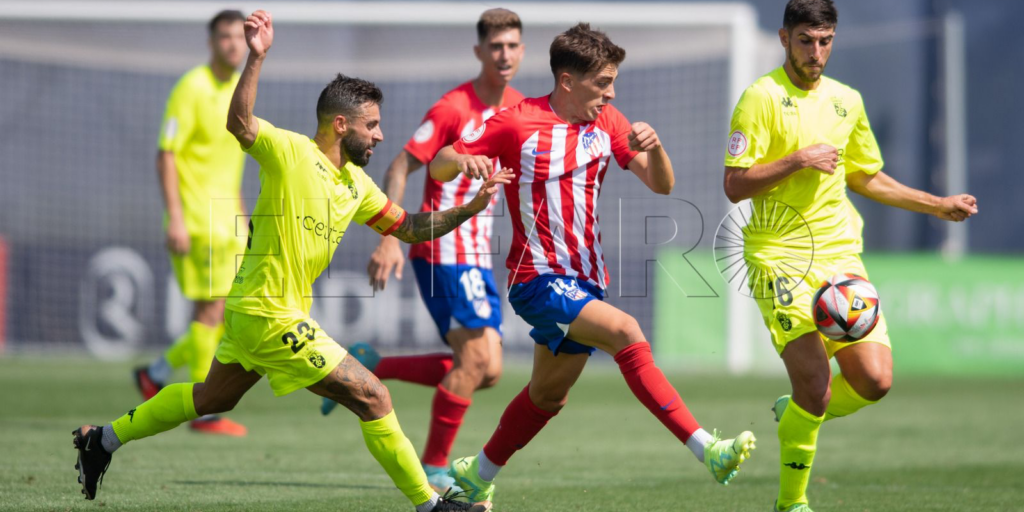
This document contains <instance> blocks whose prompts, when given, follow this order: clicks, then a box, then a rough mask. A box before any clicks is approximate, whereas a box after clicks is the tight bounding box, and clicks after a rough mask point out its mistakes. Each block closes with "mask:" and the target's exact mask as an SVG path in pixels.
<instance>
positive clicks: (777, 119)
mask: <svg viewBox="0 0 1024 512" xmlns="http://www.w3.org/2000/svg"><path fill="white" fill-rule="evenodd" d="M837 21H838V15H837V12H836V8H835V6H834V5H833V3H832V1H831V0H790V2H789V3H788V4H787V5H786V11H785V15H784V17H783V28H781V29H779V39H780V40H781V41H782V46H783V47H784V48H785V49H786V62H785V63H784V64H783V65H782V67H780V68H778V69H776V70H775V71H772V72H771V73H769V74H767V75H765V76H763V77H761V78H760V79H758V80H757V81H756V82H754V84H753V85H751V86H750V87H749V88H747V90H746V91H745V92H744V93H743V96H742V97H741V98H740V100H739V103H738V104H737V105H736V109H735V112H734V113H733V118H732V126H731V129H730V130H731V134H732V135H731V137H730V143H729V149H728V154H727V155H726V158H725V166H726V169H725V193H726V195H727V196H728V197H729V199H730V200H731V201H733V202H739V201H741V200H743V199H747V198H753V202H754V205H755V210H757V209H762V210H763V211H765V212H767V211H769V209H775V211H778V208H792V209H795V210H796V212H797V213H799V215H800V216H802V217H803V218H804V220H805V221H806V223H807V227H808V228H809V230H810V233H811V235H812V236H813V241H814V247H813V261H812V262H811V264H810V271H809V272H808V273H807V275H806V276H805V277H803V278H802V279H801V276H793V275H786V274H785V272H784V271H782V272H780V271H779V270H775V271H774V273H764V274H763V275H769V276H770V279H769V280H767V281H768V284H770V285H771V286H773V291H772V293H771V294H768V295H769V296H767V297H763V298H760V297H759V298H758V301H757V302H758V307H759V308H760V310H761V313H762V316H763V317H764V322H765V326H766V327H767V328H768V330H769V331H770V332H771V336H772V343H773V344H774V345H775V349H776V350H777V351H778V352H779V354H780V355H781V357H782V361H783V363H785V365H786V370H787V372H788V373H789V379H790V382H791V383H792V386H793V394H792V396H783V397H781V398H779V399H778V400H777V401H776V403H775V407H774V410H775V414H776V421H778V422H779V431H778V435H779V442H780V445H781V464H782V465H781V470H780V471H781V473H780V477H779V495H778V499H777V500H776V502H775V506H774V507H773V510H776V511H785V512H810V511H811V509H810V507H809V506H808V499H807V494H806V492H807V482H808V480H809V479H810V475H811V470H812V469H813V466H814V454H815V451H816V444H817V438H818V429H819V428H820V427H821V424H822V422H824V421H827V420H830V419H834V418H838V417H842V416H848V415H850V414H853V413H855V412H857V411H858V410H860V409H861V408H863V407H865V406H868V405H871V404H874V403H876V402H878V401H879V400H880V399H881V398H882V397H884V396H885V395H886V393H887V392H888V391H889V387H890V385H891V383H892V353H891V351H890V344H889V336H888V329H887V328H886V325H885V318H884V317H883V318H881V319H880V320H879V323H878V325H877V326H876V327H875V329H874V330H873V331H872V332H871V333H870V334H868V335H867V336H866V337H864V338H863V339H861V340H859V341H856V342H850V343H842V342H835V341H832V340H829V339H827V338H825V337H823V336H821V335H820V334H819V333H818V332H817V330H816V328H815V323H814V319H813V318H812V317H811V299H812V296H813V294H814V292H815V290H816V288H817V286H818V285H819V284H820V283H821V282H823V281H825V280H826V279H828V278H829V277H831V276H832V275H835V274H838V273H844V272H845V273H853V274H858V275H860V276H863V277H867V272H866V271H865V270H864V265H863V263H861V260H860V256H859V253H860V252H861V247H862V245H863V244H862V240H861V228H862V225H863V221H862V220H861V217H860V215H859V214H858V213H857V210H856V209H854V207H853V204H852V203H850V201H849V199H847V197H846V189H847V188H849V189H850V190H853V191H854V192H856V193H858V194H861V195H863V196H865V197H868V198H871V199H874V200H875V201H878V202H880V203H883V204H887V205H890V206H897V207H900V208H903V209H906V210H911V211H916V212H922V213H929V214H932V215H935V216H936V217H938V218H940V219H943V220H950V221H957V222H959V221H963V220H964V219H966V218H968V217H970V216H971V215H974V214H976V213H978V208H977V202H976V200H975V199H974V197H971V196H969V195H967V194H960V195H955V196H950V197H945V198H939V197H935V196H933V195H931V194H928V193H925V192H922V191H920V190H914V189H912V188H908V187H906V186H904V185H901V184H899V183H898V182H896V180H894V179H892V178H891V177H889V176H888V175H886V174H885V173H883V172H882V171H881V169H882V155H881V153H880V152H879V149H878V144H877V143H876V142H875V136H874V134H873V133H872V132H871V125H870V124H869V123H868V118H867V114H866V113H865V110H864V103H863V100H862V99H861V96H860V94H859V93H858V92H857V91H856V90H854V89H852V88H850V87H848V86H846V85H844V84H841V83H839V82H836V81H835V80H832V79H830V78H828V77H825V76H823V75H822V73H823V72H824V70H825V65H826V64H827V63H828V58H829V55H830V54H831V52H832V38H833V37H834V36H835V28H836V23H837ZM775 205H784V206H778V207H776V206H775ZM744 235H745V241H744V242H745V247H744V254H745V257H746V259H747V264H748V265H749V267H750V268H752V269H782V270H784V269H785V268H786V266H785V263H783V262H782V261H781V260H782V259H784V258H786V256H783V257H782V258H780V257H778V256H773V255H779V254H785V253H789V254H790V255H789V256H788V257H790V258H792V257H793V256H794V254H793V249H794V247H792V246H791V245H789V244H787V243H786V241H787V240H786V239H785V238H783V237H779V236H757V235H756V234H754V233H753V232H750V231H748V230H745V231H744ZM762 235H763V234H762ZM795 256H797V257H801V258H804V261H807V260H809V259H810V254H809V252H808V254H806V255H801V254H799V253H797V254H795ZM751 274H752V275H762V273H761V271H760V270H755V271H754V272H751ZM751 284H752V287H753V285H754V284H755V283H753V282H752V283H751ZM833 356H834V357H835V358H836V361H837V362H838V363H839V368H840V370H841V373H839V374H837V375H835V376H831V372H830V368H829V359H830V358H832V357H833ZM830 380H831V382H830Z"/></svg>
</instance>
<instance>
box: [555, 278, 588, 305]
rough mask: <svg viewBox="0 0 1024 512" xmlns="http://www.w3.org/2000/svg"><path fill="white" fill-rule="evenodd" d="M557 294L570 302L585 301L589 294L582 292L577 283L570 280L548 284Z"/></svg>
mask: <svg viewBox="0 0 1024 512" xmlns="http://www.w3.org/2000/svg"><path fill="white" fill-rule="evenodd" d="M548 286H550V287H551V288H552V289H554V290H555V293H557V294H559V295H561V296H563V297H565V298H567V299H569V300H583V299H585V298H587V292H585V291H583V290H581V289H580V288H579V286H578V285H577V284H576V281H574V280H569V279H556V280H554V281H551V282H550V283H548Z"/></svg>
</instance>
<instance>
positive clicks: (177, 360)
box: [164, 322, 195, 368]
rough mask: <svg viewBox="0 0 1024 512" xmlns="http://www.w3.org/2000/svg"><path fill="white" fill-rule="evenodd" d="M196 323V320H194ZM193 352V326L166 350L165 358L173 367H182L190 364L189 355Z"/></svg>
mask: <svg viewBox="0 0 1024 512" xmlns="http://www.w3.org/2000/svg"><path fill="white" fill-rule="evenodd" d="M192 323H195V322H192ZM191 353H192V327H191V326H189V329H188V330H187V331H185V334H182V335H181V336H179V337H178V339H176V340H174V343H172V344H171V346H170V347H168V348H167V351H166V352H164V360H166V361H167V364H169V365H171V368H181V367H182V366H185V365H186V364H188V360H189V355H190V354H191Z"/></svg>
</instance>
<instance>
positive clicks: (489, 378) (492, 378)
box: [477, 366, 501, 389]
mask: <svg viewBox="0 0 1024 512" xmlns="http://www.w3.org/2000/svg"><path fill="white" fill-rule="evenodd" d="M500 380H501V367H500V366H498V367H497V368H491V367H488V369H487V371H486V372H485V373H484V378H483V380H481V381H480V386H479V387H478V388H477V389H487V388H493V387H494V386H497V385H498V381H500Z"/></svg>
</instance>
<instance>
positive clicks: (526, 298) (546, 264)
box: [430, 23, 754, 501]
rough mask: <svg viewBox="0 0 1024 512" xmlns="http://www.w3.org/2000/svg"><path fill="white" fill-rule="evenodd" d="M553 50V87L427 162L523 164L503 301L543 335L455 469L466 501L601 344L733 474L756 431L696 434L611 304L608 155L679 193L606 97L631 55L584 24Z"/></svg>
mask: <svg viewBox="0 0 1024 512" xmlns="http://www.w3.org/2000/svg"><path fill="white" fill-rule="evenodd" d="M550 54H551V71H552V72H553V73H554V76H555V88H554V91H553V92H552V93H551V94H550V95H548V96H544V97H541V98H530V99H527V100H524V101H523V102H522V103H520V104H519V105H517V106H515V107H512V108H510V109H507V110H505V111H503V112H501V113H499V114H497V115H495V116H494V117H492V118H491V119H489V120H488V121H487V122H486V123H484V125H483V126H481V127H480V128H478V129H477V130H476V131H475V132H473V133H472V134H470V135H468V136H466V137H464V138H462V139H461V140H460V141H458V142H456V143H455V144H454V145H453V146H450V147H446V148H444V149H442V150H441V151H440V152H439V153H438V155H437V156H436V157H435V158H434V160H433V162H432V163H431V166H430V174H431V176H433V177H434V178H437V179H439V180H442V181H449V180H453V179H455V178H456V177H458V176H459V175H460V174H461V175H468V176H472V177H474V178H481V177H485V176H488V175H490V173H492V172H493V165H492V163H491V159H493V158H498V159H500V161H501V165H502V167H508V168H511V169H512V170H513V171H515V179H514V180H513V181H512V182H511V183H509V184H507V185H505V194H506V200H507V202H508V206H509V213H510V216H511V218H512V224H513V230H514V236H513V240H512V249H511V251H510V252H509V256H508V260H507V263H506V264H507V266H508V268H509V282H508V284H509V302H510V303H511V304H512V307H513V308H514V309H515V311H516V314H517V315H519V316H520V317H521V318H523V319H524V320H526V321H527V323H529V324H530V325H531V326H533V330H532V331H531V332H530V335H531V336H532V337H533V338H534V341H536V342H537V346H536V349H535V351H534V367H533V376H532V379H531V381H530V384H529V385H527V386H526V388H525V389H523V391H522V393H520V394H519V396H517V397H516V398H515V399H513V400H512V402H511V403H510V404H509V405H508V407H507V408H506V409H505V413H504V414H503V415H502V417H501V422H500V424H499V425H498V428H497V429H496V430H495V432H494V434H493V435H492V437H491V439H490V441H489V442H488V443H487V445H486V446H484V448H483V450H481V451H480V453H479V454H478V455H477V456H475V457H465V458H462V459H458V460H456V461H455V462H454V463H453V464H452V469H451V475H452V476H453V477H454V478H455V482H456V485H459V486H460V487H461V488H462V489H464V490H466V491H467V492H468V498H469V499H470V500H472V501H478V500H480V499H487V500H490V499H492V497H493V492H494V485H493V483H492V482H493V479H494V477H495V476H496V475H497V473H498V471H499V470H500V469H501V467H502V466H504V465H505V464H506V463H507V462H508V460H509V458H510V457H511V456H512V454H514V453H515V452H516V451H518V450H520V449H522V448H523V447H524V446H525V445H526V444H527V443H528V442H529V441H530V440H531V439H532V438H533V437H534V436H535V435H536V434H537V433H538V432H539V431H540V430H541V428H543V427H544V425H545V424H547V422H548V420H550V419H551V418H553V417H554V416H555V415H556V414H557V413H558V411H559V410H560V409H561V408H562V407H563V406H564V405H565V403H566V400H567V399H568V393H569V389H570V388H571V387H572V385H573V384H574V383H575V382H576V379H577V378H578V377H579V375H580V373H581V372H582V371H583V367H584V365H585V364H586V362H587V360H588V358H589V355H590V354H591V353H593V352H594V350H596V349H601V350H604V351H605V352H608V353H609V354H612V355H613V356H614V357H615V361H616V362H617V363H618V365H619V368H620V370H621V371H622V374H623V376H624V377H625V379H626V383H627V384H628V385H629V387H630V389H631V390H632V391H633V393H634V394H635V395H636V397H637V398H638V399H639V400H640V401H641V402H642V403H643V404H644V405H645V406H646V407H647V408H648V410H650V411H651V413H653V414H654V415H655V416H656V417H657V418H658V419H659V420H661V422H662V423H663V424H664V425H665V426H666V427H667V428H668V429H669V430H670V431H671V432H672V433H673V434H675V435H676V437H677V438H678V439H679V440H680V441H681V442H682V443H684V444H685V445H686V446H687V447H688V448H689V449H690V450H691V451H692V452H693V453H694V455H695V456H696V457H697V459H698V460H700V461H702V462H704V463H705V464H706V466H707V468H708V470H709V471H710V472H711V474H712V475H713V476H714V478H715V479H716V480H717V481H718V482H721V483H726V482H728V481H729V480H730V479H731V478H732V477H733V476H735V474H736V470H737V468H738V466H739V464H740V462H742V461H743V460H744V459H745V458H746V457H747V456H749V453H750V450H751V449H752V448H753V443H754V436H753V434H751V433H750V432H744V433H742V434H740V435H739V436H737V438H736V439H728V440H721V441H720V440H718V439H717V437H713V436H712V435H711V434H709V433H708V432H706V431H705V430H704V429H702V428H701V427H700V425H698V423H697V420H696V419H694V417H693V415H691V414H690V412H689V411H688V410H687V408H686V405H685V404H684V403H683V400H682V399H681V398H680V396H679V394H678V393H677V392H676V390H675V388H673V386H672V384H670V383H669V382H668V380H667V379H666V378H665V376H664V374H662V372H661V370H659V369H658V367H657V366H655V365H654V360H653V358H652V355H651V349H650V345H649V344H648V343H647V341H645V337H644V334H643V332H641V330H640V326H639V324H638V323H637V321H636V320H635V319H634V318H633V317H632V316H630V315H629V314H627V313H625V312H623V311H621V310H619V309H618V308H616V307H614V306H612V305H610V304H607V303H605V302H604V301H603V298H604V289H605V287H606V286H607V284H608V283H609V278H608V270H607V268H606V266H605V263H604V256H603V254H602V252H601V230H600V227H599V225H598V219H597V213H596V212H597V199H598V197H599V195H600V192H601V183H602V181H603V179H604V176H605V173H606V172H607V171H608V166H609V165H610V163H611V159H612V158H613V157H614V158H615V161H616V163H617V164H618V165H619V166H620V167H622V168H624V169H628V170H629V171H630V172H632V173H634V174H635V175H636V176H637V177H638V178H639V179H640V180H641V181H642V182H643V183H644V184H646V185H647V187H648V188H650V189H651V190H652V191H654V192H655V193H658V194H668V193H670V192H671V191H672V187H673V185H674V181H675V179H674V177H673V172H672V163H671V161H670V160H669V157H668V154H667V153H666V152H665V149H664V148H663V147H662V145H661V141H660V140H659V138H658V135H657V133H656V132H655V131H654V129H653V128H651V127H650V126H649V125H648V124H647V123H642V122H638V123H633V124H630V123H629V121H628V120H627V119H626V117H625V116H624V115H622V113H620V112H619V111H618V110H617V109H616V108H615V107H613V106H611V104H610V103H609V102H611V101H612V99H613V98H615V87H614V82H615V78H616V77H617V76H618V66H619V64H620V63H621V62H622V61H623V60H624V59H625V50H623V49H622V48H620V47H618V46H616V45H615V44H614V43H612V42H611V40H610V39H609V38H608V36H606V35H605V34H604V33H603V32H599V31H596V30H592V29H591V28H590V25H588V24H585V23H581V24H579V25H577V26H575V27H573V28H571V29H569V30H568V31H566V32H564V33H562V34H560V35H559V36H557V37H556V38H555V40H554V42H552V44H551V50H550Z"/></svg>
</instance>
